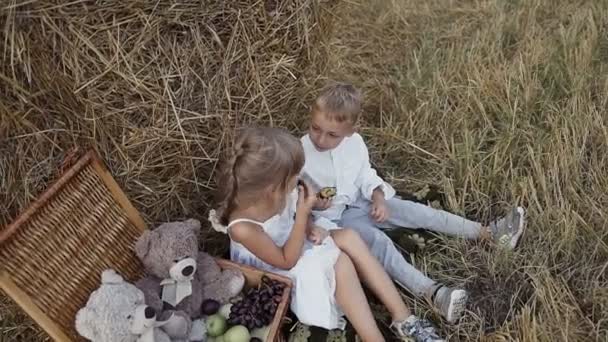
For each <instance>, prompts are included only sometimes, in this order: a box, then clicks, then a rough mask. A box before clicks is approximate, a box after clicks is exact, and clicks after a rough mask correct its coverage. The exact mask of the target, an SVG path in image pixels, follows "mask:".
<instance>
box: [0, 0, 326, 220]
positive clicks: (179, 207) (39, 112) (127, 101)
mask: <svg viewBox="0 0 608 342" xmlns="http://www.w3.org/2000/svg"><path fill="white" fill-rule="evenodd" d="M61 3H62V2H61V1H36V2H33V3H29V2H23V4H19V3H18V2H14V3H13V4H12V6H9V7H6V8H4V9H3V11H2V15H1V17H2V19H3V20H2V22H5V23H6V24H5V26H4V30H3V31H2V32H1V34H2V37H1V39H0V42H1V43H0V44H2V45H3V46H2V49H1V51H2V52H3V63H2V65H1V66H0V93H1V94H2V95H1V97H0V116H1V118H2V119H1V120H0V134H1V137H2V141H3V143H2V144H1V146H0V155H1V156H2V159H1V163H0V165H1V166H0V167H1V170H2V173H3V177H2V183H1V187H0V202H2V203H8V205H7V206H3V208H2V209H0V225H3V224H6V223H7V222H9V220H10V219H11V218H12V217H14V216H15V215H16V214H17V213H18V212H19V210H20V209H21V208H23V207H24V206H25V205H26V204H27V203H28V202H29V201H30V200H31V199H32V198H33V197H34V196H35V195H36V194H38V193H39V192H40V191H41V190H42V189H43V188H44V187H45V185H46V184H47V183H48V182H49V180H50V178H52V177H53V176H54V175H55V171H56V167H57V165H58V164H57V163H58V162H59V161H60V160H61V158H62V153H63V152H64V151H66V150H67V149H68V148H70V147H72V146H74V145H82V146H94V147H96V148H97V149H99V151H100V153H101V154H102V157H103V158H104V159H105V160H106V161H107V162H108V163H109V167H110V168H111V170H112V171H113V174H114V175H115V176H116V177H117V178H118V181H119V183H120V184H121V185H122V186H124V187H125V190H126V192H127V193H128V195H129V196H130V198H131V199H132V200H133V201H134V202H135V204H136V206H137V207H138V209H140V210H141V211H142V212H143V214H144V216H145V218H146V219H147V221H148V222H157V221H163V220H167V219H175V218H177V217H179V216H201V215H204V212H205V210H206V209H207V206H208V203H209V190H210V188H212V187H213V181H212V176H213V170H214V168H215V163H216V157H217V155H218V150H219V148H220V147H221V146H222V145H224V143H225V142H226V141H227V140H229V139H230V136H231V132H232V130H233V128H234V127H235V126H237V125H243V124H248V123H252V122H256V123H259V122H262V123H269V124H275V125H276V124H278V125H281V124H284V123H285V122H286V121H288V120H289V119H290V115H289V114H290V111H289V109H290V108H292V106H293V104H294V94H295V93H296V92H297V91H298V90H297V89H298V86H299V80H298V76H299V74H300V71H301V69H302V68H303V66H304V65H306V63H307V56H308V53H309V52H308V50H309V48H310V44H311V35H312V32H311V31H312V30H313V28H314V27H315V25H316V23H317V20H318V19H317V16H316V14H315V12H316V10H315V8H316V6H317V4H316V2H315V1H310V0H293V1H281V2H276V1H270V0H269V1H265V2H264V1H259V2H253V3H252V2H250V1H205V2H201V1H183V2H179V3H175V2H169V1H160V2H152V1H98V2H92V1H85V2H72V3H69V4H61ZM295 98H296V99H297V97H295ZM14 156H19V158H14Z"/></svg>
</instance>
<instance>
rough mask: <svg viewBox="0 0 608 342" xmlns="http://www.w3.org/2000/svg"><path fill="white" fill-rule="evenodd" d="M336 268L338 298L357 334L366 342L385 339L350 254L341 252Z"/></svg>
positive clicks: (379, 341)
mask: <svg viewBox="0 0 608 342" xmlns="http://www.w3.org/2000/svg"><path fill="white" fill-rule="evenodd" d="M334 269H335V271H336V300H337V301H338V304H339V305H340V308H341V309H342V311H343V312H344V314H345V315H346V317H347V318H348V320H349V321H350V323H351V324H352V325H353V327H354V328H355V331H356V332H357V335H359V337H360V338H361V339H362V340H363V341H366V342H376V341H378V342H382V341H384V337H383V336H382V333H381V332H380V329H378V325H377V324H376V321H375V320H374V316H373V314H372V310H371V308H370V307H369V303H368V302H367V298H366V297H365V293H364V292H363V288H362V287H361V282H360V281H359V277H358V276H357V270H356V269H355V266H354V265H353V263H352V261H351V260H350V258H349V257H348V255H346V254H344V253H340V257H338V261H337V262H336V265H335V266H334Z"/></svg>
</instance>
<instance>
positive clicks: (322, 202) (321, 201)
mask: <svg viewBox="0 0 608 342" xmlns="http://www.w3.org/2000/svg"><path fill="white" fill-rule="evenodd" d="M329 207H331V198H321V197H318V196H317V201H316V202H315V205H314V207H312V208H313V209H314V210H325V209H327V208H329Z"/></svg>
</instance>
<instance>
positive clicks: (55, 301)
mask: <svg viewBox="0 0 608 342" xmlns="http://www.w3.org/2000/svg"><path fill="white" fill-rule="evenodd" d="M144 229H146V224H145V223H144V221H143V219H142V217H141V216H140V214H139V212H138V211H137V210H136V209H135V207H133V205H132V204H131V202H130V201H129V200H128V199H127V197H126V196H125V194H124V192H123V191H122V190H121V188H120V187H119V186H118V184H117V183H116V181H115V180H114V179H113V178H112V176H111V175H110V173H109V172H108V170H107V169H106V167H105V166H104V164H103V162H102V161H101V160H100V159H99V157H98V155H97V153H95V152H94V151H90V152H88V153H86V154H85V155H84V156H82V157H81V158H79V159H78V160H77V161H76V162H75V163H73V165H72V166H71V167H69V168H68V169H67V170H66V171H65V172H63V174H62V176H61V177H60V178H59V180H58V181H57V182H55V184H53V185H52V186H51V187H50V188H49V189H48V190H47V191H46V192H45V193H44V194H43V195H42V196H40V197H39V198H38V199H37V200H36V201H35V202H33V203H32V204H31V205H30V206H29V208H27V209H26V210H25V211H24V212H23V213H22V214H21V215H20V216H19V217H18V218H17V219H16V220H15V221H14V222H13V223H11V224H10V225H9V226H7V227H6V228H5V229H4V230H2V231H0V260H2V262H1V263H0V288H2V290H3V291H4V292H5V293H6V294H7V295H8V296H9V297H11V298H12V299H13V300H14V301H15V302H16V303H17V304H18V305H19V306H20V307H21V308H22V309H23V310H24V311H25V312H26V313H27V314H28V315H29V316H30V317H31V318H32V319H33V320H34V321H35V322H36V323H37V324H38V325H40V326H41V327H42V329H44V330H45V331H46V332H47V333H48V334H49V336H50V337H51V338H53V339H55V340H57V341H80V340H83V339H82V338H81V337H79V335H78V333H77V332H76V330H75V328H74V318H75V315H76V312H77V311H78V310H79V309H80V308H81V307H83V306H84V305H85V304H86V302H87V299H88V297H89V295H90V293H91V292H92V291H93V290H95V289H96V288H97V287H98V286H99V284H100V278H101V272H102V271H103V270H104V269H107V268H114V269H115V270H116V271H117V272H119V273H120V274H121V275H122V276H123V277H125V279H127V280H129V281H134V280H136V279H137V278H139V277H140V276H142V275H143V274H142V265H141V263H140V262H139V260H138V259H137V257H136V255H135V253H134V252H133V250H132V248H133V245H134V242H135V240H136V239H137V237H138V236H139V235H140V234H141V233H142V231H143V230H144ZM217 261H218V264H219V265H220V266H221V267H222V268H238V269H240V270H241V271H242V272H243V273H244V275H245V278H246V279H247V284H248V285H249V286H255V285H257V284H258V283H259V282H260V280H261V277H262V276H263V275H264V274H266V275H268V276H269V277H271V278H273V279H277V280H280V281H283V282H285V283H286V284H287V286H288V287H287V289H286V291H285V292H284V294H283V298H282V301H281V303H280V305H279V307H278V309H277V313H276V315H275V318H274V320H273V322H272V324H271V327H270V334H269V337H268V341H283V340H284V339H283V336H282V334H281V331H280V327H281V324H282V321H283V318H284V316H285V314H286V312H287V308H288V302H289V293H290V292H291V291H290V289H291V286H292V285H291V281H290V280H289V279H288V278H285V277H282V276H279V275H275V274H268V273H264V272H262V271H260V270H257V269H254V268H251V267H247V266H243V265H238V264H235V263H232V262H230V261H228V260H223V259H217Z"/></svg>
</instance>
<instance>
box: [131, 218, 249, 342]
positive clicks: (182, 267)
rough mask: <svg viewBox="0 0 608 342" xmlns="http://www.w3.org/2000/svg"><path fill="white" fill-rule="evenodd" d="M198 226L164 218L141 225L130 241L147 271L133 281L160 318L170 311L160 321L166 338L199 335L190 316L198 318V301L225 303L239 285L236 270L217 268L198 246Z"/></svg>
mask: <svg viewBox="0 0 608 342" xmlns="http://www.w3.org/2000/svg"><path fill="white" fill-rule="evenodd" d="M200 228H201V224H200V222H199V221H198V220H194V219H190V220H186V221H183V222H168V223H164V224H162V225H160V226H159V227H157V228H156V229H154V230H146V231H144V233H143V234H142V235H141V236H140V237H139V239H138V240H137V242H136V244H135V253H136V254H137V256H138V257H139V259H140V260H141V262H142V263H143V265H144V268H145V270H146V272H147V274H148V275H147V276H146V277H145V278H143V279H140V280H139V281H138V282H136V284H135V285H136V286H137V287H138V288H140V289H141V290H142V291H143V292H144V294H145V297H146V304H147V305H149V306H151V307H152V308H154V309H155V310H156V312H157V313H158V314H159V315H160V317H161V319H168V317H169V316H170V315H171V314H172V315H173V317H172V319H171V322H170V323H169V324H166V325H165V326H163V330H165V331H166V332H167V333H168V334H169V336H170V337H171V338H172V339H190V340H191V341H195V340H197V341H198V340H201V339H200V338H199V337H200V336H199V335H200V334H201V332H200V330H201V329H203V330H205V329H204V326H203V327H200V325H201V323H199V321H200V320H198V321H195V322H194V325H193V322H192V320H197V319H198V318H201V316H202V312H201V305H202V303H203V301H204V300H206V299H214V300H216V301H218V302H220V303H226V302H227V301H228V300H229V299H230V298H232V297H234V296H236V295H237V294H239V293H240V292H241V290H242V289H243V286H244V285H245V277H244V276H243V274H242V273H241V272H240V271H237V270H222V269H221V268H220V267H219V266H218V265H217V263H216V262H215V260H214V258H213V257H212V256H210V255H208V254H207V253H205V252H202V251H199V248H198V236H199V234H200ZM203 325H204V324H203ZM203 335H204V334H203Z"/></svg>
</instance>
